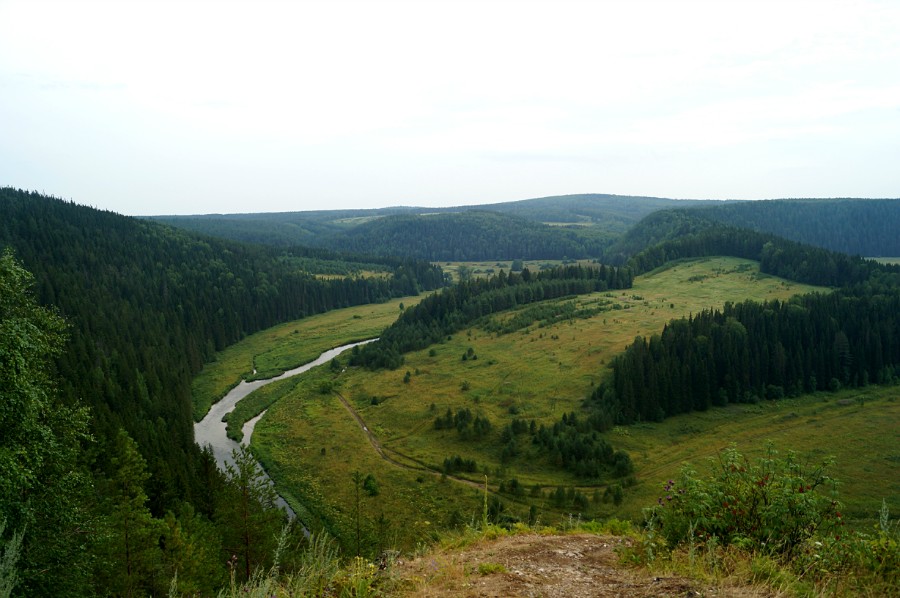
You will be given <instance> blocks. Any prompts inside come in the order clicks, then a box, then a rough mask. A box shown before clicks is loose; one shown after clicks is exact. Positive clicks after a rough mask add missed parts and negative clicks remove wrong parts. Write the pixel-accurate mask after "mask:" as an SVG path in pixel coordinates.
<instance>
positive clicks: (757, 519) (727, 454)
mask: <svg viewBox="0 0 900 598" xmlns="http://www.w3.org/2000/svg"><path fill="white" fill-rule="evenodd" d="M829 465H831V462H830V461H825V462H823V463H821V464H818V465H815V466H809V465H805V464H803V463H800V462H799V461H798V460H797V458H796V456H795V455H794V454H793V453H788V454H787V456H786V457H785V458H783V459H782V458H779V457H778V456H777V453H776V451H775V450H774V449H773V448H772V447H769V449H768V451H767V453H766V455H765V456H764V457H763V458H761V459H759V460H758V461H757V462H755V463H751V462H750V461H749V460H747V459H746V458H744V457H742V456H741V455H740V454H739V453H738V452H737V450H736V449H735V448H734V447H732V448H729V449H726V450H724V451H722V452H721V453H720V454H719V458H718V460H717V461H714V462H713V467H712V472H711V473H710V475H709V476H708V477H706V478H701V477H699V476H698V475H697V473H696V472H695V471H694V470H693V469H691V468H690V467H685V468H684V469H683V470H682V472H681V477H680V479H679V480H678V481H675V480H669V481H668V482H667V483H666V484H665V486H664V488H663V490H664V495H663V496H661V497H660V498H659V499H658V501H657V505H656V506H655V507H653V509H652V511H651V516H652V517H653V519H654V520H655V521H656V522H657V524H658V529H659V533H660V534H661V535H662V537H663V538H664V539H665V540H666V542H667V543H668V545H669V546H670V547H674V546H676V545H678V544H681V543H686V542H688V541H689V540H690V541H697V540H699V541H706V540H707V539H709V538H716V539H717V540H718V541H719V542H720V543H722V544H735V545H737V546H739V547H741V548H744V549H747V550H755V551H760V552H762V553H767V554H781V555H786V556H788V557H789V556H791V555H792V554H793V553H794V551H795V550H796V549H797V548H798V547H799V546H800V545H801V544H803V543H804V542H805V541H806V540H807V539H809V538H811V537H812V536H813V535H815V534H817V533H825V532H828V531H833V530H834V529H835V528H837V527H839V526H841V525H843V522H842V520H841V513H840V510H839V507H840V505H839V504H838V502H837V500H836V499H835V497H834V496H835V492H834V482H833V480H832V479H831V478H830V477H829V476H828V475H827V474H826V470H827V468H828V466H829ZM829 488H830V491H828V492H823V490H825V489H829Z"/></svg>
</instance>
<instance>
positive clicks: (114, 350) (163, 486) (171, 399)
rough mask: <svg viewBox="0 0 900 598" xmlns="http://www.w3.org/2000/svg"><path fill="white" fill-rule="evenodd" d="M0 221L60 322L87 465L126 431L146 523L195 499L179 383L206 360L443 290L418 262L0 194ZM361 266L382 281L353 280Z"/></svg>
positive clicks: (64, 370)
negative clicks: (142, 465)
mask: <svg viewBox="0 0 900 598" xmlns="http://www.w3.org/2000/svg"><path fill="white" fill-rule="evenodd" d="M0 214H2V218H0V249H2V248H5V247H10V248H11V249H12V250H13V253H14V255H15V257H16V258H17V259H18V260H21V262H22V263H23V265H24V267H25V268H26V269H27V270H29V271H31V272H32V273H33V274H34V277H35V292H36V294H37V298H38V300H39V301H40V302H41V303H42V304H45V305H52V306H56V307H57V308H58V309H59V312H60V313H61V315H62V316H63V317H64V318H65V319H66V320H67V321H68V323H69V325H70V328H69V339H70V340H69V342H68V345H67V346H66V347H65V349H64V350H63V352H62V355H61V356H60V357H59V358H58V361H57V369H58V373H59V376H60V380H61V386H60V391H61V394H62V397H63V399H64V400H65V401H67V402H68V403H69V404H75V403H78V402H84V404H86V405H88V406H89V407H90V408H91V412H92V425H93V432H94V435H95V437H96V438H97V440H98V446H97V448H98V449H99V450H97V451H96V455H97V459H98V461H97V463H95V466H96V467H98V468H100V469H103V468H104V467H106V465H107V463H106V460H107V459H108V458H109V455H110V454H111V452H110V451H107V450H104V448H105V445H106V444H107V443H110V442H112V441H113V440H114V439H115V438H116V435H117V432H118V429H119V428H120V427H124V428H125V429H126V430H127V431H128V433H129V434H130V435H131V436H132V437H133V438H134V439H135V440H136V441H137V442H138V445H139V446H140V450H141V452H142V453H143V455H144V457H145V458H146V459H147V461H148V464H149V468H150V472H151V478H150V479H151V481H150V487H149V488H148V490H149V492H148V493H149V494H150V500H151V503H150V504H151V506H152V507H153V510H154V512H155V513H157V514H161V513H163V512H164V511H165V509H167V508H169V507H170V506H171V504H172V502H173V501H175V500H179V499H187V500H190V501H192V502H195V503H196V500H197V498H198V496H200V495H202V494H203V492H204V488H203V485H204V482H203V481H202V480H200V479H199V478H198V477H197V474H196V472H195V471H194V469H195V468H196V467H197V466H198V457H199V451H198V450H197V447H196V446H195V445H194V444H193V430H192V419H191V401H190V382H191V378H192V376H193V375H194V374H196V373H197V372H198V371H199V370H200V368H201V367H202V365H203V363H204V362H205V361H206V360H208V359H210V358H212V357H213V355H214V352H215V351H217V350H219V349H222V348H224V347H225V346H227V345H229V344H231V343H233V342H235V341H237V340H239V339H240V338H242V337H243V336H244V335H246V334H250V333H252V332H255V331H257V330H261V329H263V328H266V327H269V326H272V325H274V324H276V323H278V322H282V321H285V320H289V319H296V318H300V317H303V316H306V315H310V314H315V313H320V312H323V311H326V310H330V309H333V308H338V307H345V306H349V305H356V304H363V303H370V302H378V301H383V300H386V299H388V298H390V297H397V296H404V295H408V294H415V293H418V292H419V291H420V290H424V289H434V288H437V287H438V286H441V285H442V284H443V282H444V278H443V273H442V272H441V271H440V269H439V268H436V267H434V266H431V265H430V264H427V263H424V262H413V261H400V260H395V259H388V258H372V259H369V260H366V262H365V263H358V262H354V261H352V260H350V259H349V258H344V259H339V256H337V255H334V254H331V253H330V252H327V251H324V250H321V249H319V250H302V249H294V250H291V251H282V250H275V249H274V248H265V247H258V246H250V245H244V244H239V243H235V242H231V241H226V240H222V239H213V238H201V237H198V236H195V235H193V234H191V233H187V232H185V231H181V230H177V229H174V228H171V227H169V226H166V225H162V224H159V223H155V222H150V221H146V220H139V219H135V218H130V217H124V216H121V215H118V214H115V213H112V212H105V211H98V210H95V209H92V208H88V207H84V206H80V205H76V204H74V203H71V202H66V201H62V200H59V199H54V198H50V197H44V196H42V195H39V194H36V193H29V192H24V191H18V190H14V189H10V188H2V189H0ZM363 269H364V270H366V271H369V272H371V270H372V269H380V270H382V271H383V275H382V276H362V275H359V276H354V275H353V274H352V273H353V271H354V270H363ZM310 270H313V271H317V272H318V273H321V274H328V275H329V276H325V277H317V276H314V275H312V274H310V273H309V271H310ZM335 274H338V275H340V276H334V275H335Z"/></svg>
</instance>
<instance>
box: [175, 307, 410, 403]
mask: <svg viewBox="0 0 900 598" xmlns="http://www.w3.org/2000/svg"><path fill="white" fill-rule="evenodd" d="M424 297H425V295H421V296H418V297H404V298H402V299H395V300H392V301H389V302H387V303H378V304H373V305H359V306H356V307H348V308H346V309H336V310H334V311H330V312H327V313H324V314H320V315H316V316H311V317H309V318H304V319H302V320H296V321H294V322H287V323H285V324H280V325H278V326H273V327H272V328H268V329H266V330H262V331H260V332H257V333H256V334H252V335H250V336H248V337H247V338H245V339H243V340H242V341H241V342H239V343H236V344H234V345H232V346H230V347H228V348H227V349H225V350H224V351H220V352H219V353H217V354H216V360H215V361H214V362H212V363H208V364H206V366H204V368H203V371H201V372H200V374H199V375H198V376H197V377H196V378H194V381H193V384H192V388H191V394H192V398H193V411H194V420H195V421H200V420H201V419H203V416H204V415H206V412H207V411H209V408H210V406H211V405H212V404H213V403H215V402H216V401H218V400H219V399H221V398H222V397H223V396H225V394H226V393H227V392H228V391H229V390H231V389H232V388H233V387H234V386H236V385H237V384H238V383H239V382H240V381H241V380H242V379H245V380H257V379H265V378H272V377H274V376H277V375H279V374H281V373H283V372H285V371H286V370H289V369H292V368H295V367H298V366H300V365H303V364H304V363H308V362H310V361H312V360H314V359H315V358H317V357H318V356H319V355H321V354H322V352H323V351H326V350H328V349H331V348H333V347H338V346H341V345H345V344H347V343H351V342H354V341H360V340H365V339H369V338H374V337H376V336H378V335H379V334H380V333H381V331H382V330H384V329H385V328H387V327H388V326H390V325H391V323H392V322H393V321H394V320H396V319H397V315H398V314H399V313H400V305H403V306H405V307H408V306H411V305H415V304H416V303H418V302H419V301H421V300H422V299H423V298H424Z"/></svg>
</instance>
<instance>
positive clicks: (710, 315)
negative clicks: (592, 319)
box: [587, 229, 900, 430]
mask: <svg viewBox="0 0 900 598" xmlns="http://www.w3.org/2000/svg"><path fill="white" fill-rule="evenodd" d="M704 254H706V255H721V254H729V255H737V256H739V257H749V258H751V259H759V260H760V269H761V270H763V271H766V272H769V273H772V274H777V275H779V276H782V277H785V278H791V279H794V280H800V281H802V282H809V283H813V284H827V285H831V286H836V287H838V288H836V289H835V290H834V291H833V292H831V293H826V294H821V293H813V294H807V295H803V296H799V297H794V298H792V299H791V300H789V301H783V302H782V301H768V302H763V303H760V302H756V301H745V302H741V303H737V304H731V303H729V304H726V305H725V306H724V307H723V308H721V309H714V310H704V311H702V312H700V313H699V314H692V315H690V316H689V317H687V318H682V319H679V320H673V321H671V322H669V323H668V324H667V325H666V326H665V328H664V329H663V331H662V333H661V334H658V335H653V336H651V337H650V338H641V337H638V338H636V339H635V341H634V342H633V343H632V344H631V345H630V346H629V347H628V349H627V350H626V351H625V352H624V353H623V354H621V355H619V356H617V357H616V358H615V359H614V360H613V362H612V363H611V364H610V368H611V370H612V376H611V378H610V379H609V380H608V381H606V382H604V383H603V384H601V385H600V386H598V388H597V389H596V390H595V391H594V392H593V393H592V396H591V397H590V399H589V400H588V401H587V407H588V410H589V412H590V413H591V416H590V417H591V418H592V420H593V421H594V422H595V424H596V428H597V429H600V430H602V429H608V428H609V427H611V426H612V425H614V424H617V423H633V422H636V421H648V420H649V421H659V420H661V419H663V418H666V417H669V416H671V415H675V414H678V413H685V412H689V411H695V410H705V409H708V408H710V407H711V406H721V405H725V404H728V403H735V402H737V403H742V402H757V401H760V400H763V399H779V398H781V397H783V396H795V395H798V394H801V393H804V392H814V391H817V390H836V389H839V388H841V387H845V386H852V387H856V386H865V385H867V384H871V383H879V384H884V383H895V382H896V381H897V379H898V374H900V369H898V368H900V317H898V314H900V292H898V291H900V268H898V267H896V266H885V265H881V264H877V263H875V262H872V261H867V260H862V259H860V258H858V257H850V256H846V255H842V254H837V253H834V252H831V251H828V250H825V249H820V248H815V247H810V246H806V245H802V244H799V243H794V242H791V241H785V240H781V239H777V238H772V237H770V236H768V235H762V234H761V233H756V232H753V231H744V230H736V229H726V230H723V231H719V230H708V231H704V232H701V233H697V234H693V235H688V236H686V237H685V238H684V239H682V240H670V241H665V242H663V243H661V244H660V245H658V246H656V247H653V248H651V249H649V250H646V251H644V252H642V253H641V254H639V255H638V256H635V258H634V259H632V260H631V261H630V263H631V264H632V265H633V266H634V267H635V268H636V269H638V270H643V269H647V268H652V267H654V266H656V265H658V264H659V263H660V262H661V261H664V260H666V259H674V258H678V257H688V256H691V257H693V256H699V255H704Z"/></svg>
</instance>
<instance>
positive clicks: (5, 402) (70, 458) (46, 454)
mask: <svg viewBox="0 0 900 598" xmlns="http://www.w3.org/2000/svg"><path fill="white" fill-rule="evenodd" d="M33 283H34V278H33V277H32V275H31V274H30V273H29V272H28V271H26V270H25V269H24V268H23V267H22V266H21V265H20V264H19V263H18V262H17V261H16V260H15V259H14V257H13V255H12V253H11V252H10V251H9V250H6V251H4V252H3V253H2V255H0V430H2V434H0V521H4V522H5V526H6V532H5V534H4V533H0V546H4V545H5V546H6V547H7V548H6V552H5V555H6V556H5V557H4V558H10V559H11V558H12V555H13V552H14V551H12V550H11V548H12V547H13V546H16V545H18V544H19V543H21V551H20V552H19V554H20V556H19V559H18V564H17V570H18V574H17V576H18V579H19V580H20V584H19V587H20V588H21V589H22V591H23V592H24V593H26V594H32V595H48V594H51V593H56V592H62V593H64V594H68V595H75V596H77V595H81V594H85V593H88V592H89V583H90V579H89V575H90V570H91V563H90V560H91V554H90V552H89V550H88V549H89V548H90V541H91V539H92V538H91V536H90V534H91V533H92V532H94V531H95V524H96V516H95V514H94V513H93V512H92V510H91V508H90V504H91V503H90V501H91V496H90V495H91V481H90V476H89V474H88V473H87V472H86V471H85V469H84V467H83V465H82V463H81V461H80V459H79V457H80V454H81V450H82V443H87V442H89V440H90V437H89V435H88V418H87V410H86V409H83V408H79V407H73V406H70V405H66V404H63V403H62V402H61V401H60V400H59V398H58V396H57V392H56V383H55V380H54V377H53V375H52V363H53V359H54V358H56V357H59V356H60V355H61V352H62V348H63V346H64V342H65V330H66V325H65V323H64V322H63V320H62V319H61V318H60V317H59V316H58V315H56V314H55V313H54V312H52V311H50V310H48V309H46V308H43V307H40V306H39V305H38V304H37V302H36V300H35V298H34V297H33V295H32V294H31V287H32V285H33ZM7 579H10V578H7Z"/></svg>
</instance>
